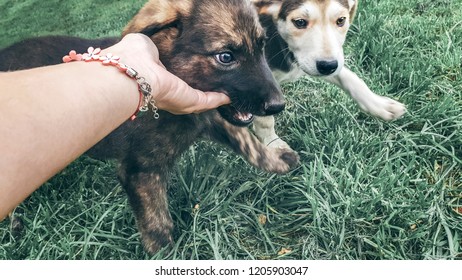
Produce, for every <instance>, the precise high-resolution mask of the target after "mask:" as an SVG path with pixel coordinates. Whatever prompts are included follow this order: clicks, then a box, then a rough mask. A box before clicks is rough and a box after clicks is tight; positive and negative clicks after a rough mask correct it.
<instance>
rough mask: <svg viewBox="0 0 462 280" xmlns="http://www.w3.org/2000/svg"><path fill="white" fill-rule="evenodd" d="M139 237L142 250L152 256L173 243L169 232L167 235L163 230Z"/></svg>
mask: <svg viewBox="0 0 462 280" xmlns="http://www.w3.org/2000/svg"><path fill="white" fill-rule="evenodd" d="M141 235H142V236H141V239H142V241H143V246H144V249H145V250H146V252H148V253H149V254H150V255H154V254H155V253H157V252H158V251H159V250H160V249H162V248H163V247H165V246H167V245H169V244H172V243H173V238H172V236H171V235H170V232H168V233H167V232H166V231H165V230H161V231H159V232H155V231H151V232H149V233H146V234H143V233H142V234H141Z"/></svg>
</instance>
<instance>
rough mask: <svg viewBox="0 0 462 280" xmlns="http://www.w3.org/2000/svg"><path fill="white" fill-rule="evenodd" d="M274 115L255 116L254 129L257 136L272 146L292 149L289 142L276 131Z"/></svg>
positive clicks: (264, 143)
mask: <svg viewBox="0 0 462 280" xmlns="http://www.w3.org/2000/svg"><path fill="white" fill-rule="evenodd" d="M274 127H275V122H274V116H265V117H258V116H256V117H255V120H254V122H253V130H254V132H255V135H256V136H257V138H258V139H259V140H260V141H261V142H262V143H263V145H266V146H268V147H271V148H281V149H282V148H283V149H288V150H290V149H291V148H290V146H289V144H287V143H286V142H285V141H284V140H282V139H281V138H279V136H278V135H277V134H276V131H275V128H274Z"/></svg>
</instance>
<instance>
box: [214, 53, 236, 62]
mask: <svg viewBox="0 0 462 280" xmlns="http://www.w3.org/2000/svg"><path fill="white" fill-rule="evenodd" d="M215 59H216V60H217V61H218V62H219V63H221V64H223V65H230V64H232V63H233V62H234V61H235V59H234V55H233V54H232V53H230V52H222V53H219V54H216V55H215Z"/></svg>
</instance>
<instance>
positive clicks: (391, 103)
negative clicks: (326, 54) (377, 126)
mask: <svg viewBox="0 0 462 280" xmlns="http://www.w3.org/2000/svg"><path fill="white" fill-rule="evenodd" d="M323 79H324V80H326V81H328V82H330V83H332V84H334V85H337V86H338V87H340V88H342V89H343V90H344V91H346V92H347V93H349V94H350V95H351V97H352V98H353V99H354V100H355V101H356V102H357V103H358V105H359V107H361V109H362V110H363V111H365V112H367V113H369V114H371V115H373V116H376V117H379V118H381V119H383V120H386V121H391V120H395V119H398V118H399V117H401V116H402V115H403V114H404V113H405V112H406V107H405V106H404V105H403V104H402V103H399V102H398V101H395V100H393V99H391V98H388V97H384V96H380V95H377V94H375V93H373V92H372V91H371V90H370V89H369V87H368V86H367V85H366V83H365V82H364V81H363V80H362V79H360V78H359V77H358V76H357V75H356V74H355V73H353V72H352V71H351V70H349V69H348V68H346V67H343V68H342V69H341V70H340V73H339V74H338V75H333V76H327V77H324V78H323Z"/></svg>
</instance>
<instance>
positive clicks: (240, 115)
mask: <svg viewBox="0 0 462 280" xmlns="http://www.w3.org/2000/svg"><path fill="white" fill-rule="evenodd" d="M234 117H235V118H236V119H238V120H240V121H243V122H248V121H249V120H250V119H252V117H253V115H252V114H251V113H244V112H237V113H236V114H235V115H234Z"/></svg>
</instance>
